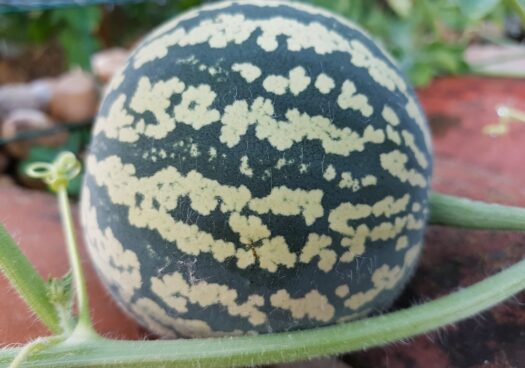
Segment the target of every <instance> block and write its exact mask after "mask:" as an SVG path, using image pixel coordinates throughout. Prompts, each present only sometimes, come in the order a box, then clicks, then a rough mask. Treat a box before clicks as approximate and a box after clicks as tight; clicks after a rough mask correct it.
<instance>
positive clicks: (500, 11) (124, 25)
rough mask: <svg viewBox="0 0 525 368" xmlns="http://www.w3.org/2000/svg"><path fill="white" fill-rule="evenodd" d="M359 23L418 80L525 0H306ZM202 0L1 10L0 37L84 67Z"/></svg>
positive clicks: (453, 66)
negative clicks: (58, 51)
mask: <svg viewBox="0 0 525 368" xmlns="http://www.w3.org/2000/svg"><path fill="white" fill-rule="evenodd" d="M303 1H304V2H309V3H313V4H316V5H319V6H322V7H325V8H328V9H330V10H332V11H335V12H337V13H339V14H341V15H343V16H345V17H347V18H349V19H351V20H353V21H355V22H356V23H358V24H360V25H361V26H362V27H363V28H365V29H366V30H368V31H369V33H371V34H372V35H373V36H374V37H375V38H377V39H379V40H380V41H381V42H382V43H383V45H384V46H385V48H387V49H388V50H389V51H390V52H391V53H392V54H393V56H394V57H395V58H396V59H397V60H398V61H399V64H400V66H401V68H402V69H403V70H405V71H406V72H407V73H408V75H409V76H410V78H411V79H412V81H413V82H414V83H415V84H416V85H422V84H426V83H428V82H429V81H430V80H431V79H432V78H433V77H435V76H436V75H439V74H451V73H462V72H466V71H467V70H468V67H467V65H466V63H465V62H464V59H463V52H464V50H465V47H466V46H467V45H468V43H469V42H470V41H471V39H472V37H475V36H476V33H475V32H473V30H475V29H476V27H479V25H480V24H482V23H483V22H486V21H490V22H491V23H492V24H495V25H497V26H500V27H503V22H504V19H505V16H506V14H508V13H510V12H511V11H513V12H517V13H520V12H521V13H522V16H523V6H525V0H374V1H368V0H303ZM203 2H205V0H153V1H144V2H139V3H133V4H126V5H112V6H88V7H77V8H62V9H55V10H42V11H33V12H29V13H12V14H0V39H8V40H10V41H11V42H19V43H42V42H47V41H49V40H56V41H57V42H58V43H59V44H60V45H61V46H62V47H63V49H64V52H65V55H66V57H67V60H68V61H69V65H80V66H82V67H84V68H87V67H88V65H89V55H90V54H91V53H92V52H94V51H95V50H97V49H98V48H100V47H108V46H113V45H122V44H124V45H130V44H132V43H133V41H135V40H137V39H138V38H139V37H140V36H141V35H143V34H144V33H146V32H147V31H148V30H150V29H152V28H154V27H155V26H156V25H158V24H160V23H162V22H163V21H165V20H166V19H168V18H170V17H173V16H174V15H176V14H178V13H180V12H181V11H184V10H186V9H188V8H191V7H194V6H197V5H200V4H201V3H203Z"/></svg>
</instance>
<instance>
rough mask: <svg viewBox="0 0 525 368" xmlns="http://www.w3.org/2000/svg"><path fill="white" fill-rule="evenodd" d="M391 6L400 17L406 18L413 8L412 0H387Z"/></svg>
mask: <svg viewBox="0 0 525 368" xmlns="http://www.w3.org/2000/svg"><path fill="white" fill-rule="evenodd" d="M387 2H388V5H389V6H390V8H391V9H392V10H393V11H394V12H395V13H396V14H397V15H399V16H400V17H402V18H406V17H408V16H409V15H410V12H411V10H412V0H387Z"/></svg>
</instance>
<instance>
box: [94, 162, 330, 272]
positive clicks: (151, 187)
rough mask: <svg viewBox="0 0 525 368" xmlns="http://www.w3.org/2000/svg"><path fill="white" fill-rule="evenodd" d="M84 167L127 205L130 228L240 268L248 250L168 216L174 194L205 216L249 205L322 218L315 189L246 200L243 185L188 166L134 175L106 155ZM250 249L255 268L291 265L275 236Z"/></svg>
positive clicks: (288, 254) (292, 261) (274, 192)
mask: <svg viewBox="0 0 525 368" xmlns="http://www.w3.org/2000/svg"><path fill="white" fill-rule="evenodd" d="M87 171H88V173H89V174H90V175H92V176H93V178H94V179H95V181H96V183H97V185H98V186H102V187H106V188H107V191H108V195H109V197H110V199H111V201H112V203H114V204H119V205H125V206H127V207H128V220H129V222H130V224H131V225H132V226H135V227H138V228H149V229H151V230H155V231H157V232H158V233H159V235H161V236H162V237H163V238H164V239H165V240H167V241H170V242H172V243H173V244H174V245H176V246H177V248H178V249H179V250H181V251H182V252H184V253H186V254H192V255H198V254H200V253H201V252H209V253H211V254H212V255H213V257H214V258H215V259H217V260H218V261H221V262H222V261H224V260H225V259H226V258H228V257H232V256H237V257H238V265H239V267H241V268H245V267H247V266H248V265H251V264H253V263H254V262H255V259H254V258H253V257H251V256H249V255H248V254H247V253H246V252H247V251H248V250H246V249H245V250H236V249H235V245H234V244H233V243H231V242H227V241H223V240H220V239H215V238H213V236H212V234H209V233H207V232H204V231H201V230H200V229H199V227H198V226H197V225H195V224H193V225H189V224H186V223H185V222H184V221H177V220H175V219H173V217H172V216H171V215H170V211H172V210H174V209H176V208H177V206H178V201H179V198H180V197H182V196H188V197H189V198H190V201H191V207H192V209H194V210H195V211H197V212H198V213H199V214H202V215H209V214H210V213H211V212H212V211H213V210H215V209H217V208H218V209H219V210H220V211H221V212H223V213H232V216H239V215H238V213H239V212H241V211H242V210H243V209H244V208H250V209H251V210H252V211H255V212H257V213H260V214H265V213H268V212H272V213H274V214H278V215H285V216H289V215H302V216H303V217H304V220H305V223H306V224H308V225H311V224H313V222H314V221H315V220H316V219H317V218H320V217H322V216H323V207H322V205H321V200H322V196H323V194H322V191H320V190H312V191H305V190H301V189H295V190H294V189H289V188H287V187H285V186H281V187H276V188H273V189H272V191H271V193H270V194H269V195H268V196H266V197H262V198H252V196H251V193H250V191H249V190H248V189H247V188H246V187H245V186H242V185H241V186H240V187H239V188H236V187H232V186H227V185H221V184H220V183H218V182H216V181H214V180H210V179H207V178H205V177H203V176H202V175H201V174H200V173H198V172H196V171H193V170H192V171H190V172H189V173H188V174H187V175H186V176H183V175H181V174H180V173H179V172H178V171H177V170H176V169H175V168H174V167H173V166H170V167H167V168H165V169H162V170H160V171H158V172H156V173H155V174H154V175H152V176H151V177H145V178H139V177H136V176H135V167H134V166H133V165H132V164H123V163H122V162H121V160H120V158H118V157H116V156H110V157H108V158H106V159H104V160H103V161H100V162H97V161H96V159H95V158H94V157H93V156H89V157H88V159H87ZM137 194H140V195H141V197H142V199H141V202H140V204H137V203H135V201H136V200H135V198H136V195H137ZM154 203H156V204H157V206H155V205H154ZM235 214H236V215H235ZM242 219H243V218H241V217H234V219H233V224H235V225H234V226H237V227H236V228H235V230H236V232H238V233H239V234H240V232H241V231H247V230H245V228H244V227H243V226H241V224H240V221H242ZM247 219H248V220H247V221H248V222H251V224H256V223H257V224H259V223H258V221H257V220H256V217H255V216H250V217H248V218H247ZM244 225H246V224H244ZM259 225H260V227H259V230H260V229H263V226H266V225H264V224H263V223H262V221H261V222H260V224H259ZM241 228H242V229H243V230H241ZM261 231H262V230H261ZM245 234H246V233H243V234H241V235H243V240H248V239H250V237H252V240H254V241H255V239H254V238H253V234H252V235H249V236H248V235H246V236H244V235H245ZM264 234H267V233H266V232H264ZM257 240H259V239H257ZM256 251H257V253H258V256H259V266H260V267H261V268H264V269H267V270H268V271H270V272H275V271H276V269H277V266H279V265H283V266H286V267H288V268H292V267H294V265H295V262H296V258H297V257H296V255H295V254H293V253H291V252H290V251H289V248H288V245H287V244H286V241H285V240H284V238H283V237H280V236H277V237H275V238H271V239H270V238H268V239H264V240H263V241H262V243H261V244H260V245H257V249H256Z"/></svg>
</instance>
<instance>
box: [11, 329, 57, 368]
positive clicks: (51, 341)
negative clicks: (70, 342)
mask: <svg viewBox="0 0 525 368" xmlns="http://www.w3.org/2000/svg"><path fill="white" fill-rule="evenodd" d="M65 339H66V337H65V336H63V335H58V336H46V337H39V338H38V339H36V340H34V341H31V342H30V343H29V344H27V345H25V346H24V347H23V348H21V349H20V351H19V352H18V354H17V356H16V357H15V359H13V361H12V362H11V364H10V365H9V368H19V367H21V366H22V364H23V363H24V362H25V361H26V360H27V358H28V357H29V356H31V355H32V354H35V353H37V352H39V351H41V350H43V349H45V348H47V347H50V346H53V345H56V344H59V343H61V342H62V341H64V340H65Z"/></svg>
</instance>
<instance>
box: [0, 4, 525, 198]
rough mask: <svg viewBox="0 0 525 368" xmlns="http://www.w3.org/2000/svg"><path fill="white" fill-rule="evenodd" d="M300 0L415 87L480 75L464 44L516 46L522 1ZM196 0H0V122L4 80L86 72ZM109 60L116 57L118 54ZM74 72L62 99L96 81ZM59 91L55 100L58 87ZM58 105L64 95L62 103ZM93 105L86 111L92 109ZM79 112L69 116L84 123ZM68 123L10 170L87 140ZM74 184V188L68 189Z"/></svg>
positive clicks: (524, 18)
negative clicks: (378, 47) (364, 41)
mask: <svg viewBox="0 0 525 368" xmlns="http://www.w3.org/2000/svg"><path fill="white" fill-rule="evenodd" d="M303 1H304V2H308V3H312V4H315V5H318V6H322V7H325V8H327V9H329V10H332V11H334V12H336V13H339V14H341V15H343V16H344V17H346V18H348V19H351V20H353V21H354V22H356V23H358V24H360V25H361V26H362V27H363V28H365V29H366V30H368V32H369V33H370V34H372V35H373V36H374V37H375V38H376V39H378V40H379V41H380V42H381V43H382V44H383V45H384V46H385V48H386V49H388V50H389V51H390V52H391V53H392V55H393V56H394V57H395V58H396V59H397V60H398V63H399V65H400V67H401V68H402V69H403V70H404V71H405V72H406V73H407V75H408V76H409V78H410V79H411V80H412V82H413V83H414V84H415V85H416V86H423V85H426V84H428V83H429V82H430V81H431V80H432V79H433V78H435V77H436V76H439V75H443V74H463V73H487V69H484V67H485V65H482V67H480V66H479V65H474V64H472V63H469V62H468V61H467V60H468V58H466V57H465V55H466V52H465V51H466V50H467V48H469V47H471V46H472V45H480V44H485V45H487V44H490V45H498V46H502V45H504V46H509V45H510V46H511V47H514V46H516V45H520V43H523V41H524V24H525V10H524V8H525V0H440V1H437V0H417V1H416V0H375V1H368V0H303ZM204 2H213V1H210V0H150V1H140V0H131V1H130V0H113V1H109V0H76V1H74V3H75V4H77V5H78V4H79V3H83V4H84V5H83V6H69V7H67V6H58V5H64V4H65V3H72V1H67V0H48V1H42V0H33V1H26V0H24V1H22V0H3V1H2V0H0V120H1V119H2V118H4V119H5V116H4V117H2V116H1V115H2V111H1V110H2V101H1V98H2V91H1V89H2V88H3V87H2V84H4V85H5V84H6V83H28V82H30V81H34V80H35V79H39V78H49V77H57V76H60V75H62V74H64V73H66V72H67V71H68V70H71V69H74V68H82V69H83V70H85V71H89V70H90V69H91V68H93V60H94V59H93V55H96V53H97V52H99V51H100V50H107V49H113V48H115V47H121V48H123V49H121V50H123V51H122V52H123V53H124V56H125V55H126V53H127V51H126V50H127V49H129V48H131V47H132V46H133V45H134V44H136V43H137V42H138V41H139V40H140V38H141V37H142V36H143V35H145V34H146V33H147V32H148V31H149V30H151V29H153V28H154V27H156V26H157V25H159V24H160V23H162V22H163V21H165V20H167V19H169V18H171V17H173V16H174V15H176V14H178V13H180V12H182V11H184V10H186V9H188V8H191V7H194V6H197V5H200V4H202V3H204ZM108 3H109V4H108ZM1 4H3V5H1ZM523 50H524V48H519V50H518V52H517V53H513V54H512V55H510V56H509V57H510V58H513V57H523V56H524V54H525V52H524V51H523ZM113 58H114V56H113ZM109 59H111V58H109ZM117 59H118V60H119V61H120V60H122V58H121V57H120V59H119V58H117ZM111 60H115V59H111ZM500 60H501V58H498V59H497V60H496V61H497V62H499V61H500ZM110 62H112V61H110ZM115 63H117V62H115ZM491 73H492V74H494V72H491ZM92 74H94V75H95V76H97V77H98V78H99V82H103V83H105V82H107V79H105V80H101V78H100V76H99V75H97V72H96V71H95V70H94V71H93V73H92ZM523 75H525V69H523V72H522V76H523ZM109 77H110V75H109ZM75 78H77V79H78V78H80V80H81V82H82V83H83V85H85V86H86V91H68V87H67V85H69V86H74V85H76V84H77V83H76V82H71V81H69V80H68V81H69V82H67V83H66V82H64V83H62V85H64V84H65V85H66V88H65V89H66V91H65V92H64V93H65V95H66V97H67V94H68V93H73V94H74V93H78V95H79V96H80V97H79V98H84V97H82V96H84V95H82V93H85V94H89V93H91V92H89V91H88V90H89V88H92V85H94V84H95V83H91V82H89V81H88V82H86V81H85V79H86V77H85V76H84V77H82V76H78V75H76V76H75ZM102 79H104V78H102ZM53 83H54V82H53ZM82 83H80V85H82ZM59 84H60V83H59ZM4 95H7V96H8V97H9V96H11V95H12V94H11V93H10V92H5V93H4ZM21 95H22V96H24V93H21ZM60 98H61V99H62V100H61V101H63V98H64V94H62V95H60ZM50 99H51V100H52V99H53V98H52V97H50ZM75 104H76V103H70V105H75ZM50 105H51V108H50V109H49V110H50V117H51V119H52V120H54V121H64V120H65V121H69V120H70V119H68V116H69V115H68V114H57V113H56V111H54V110H57V109H53V103H52V101H51V103H50ZM61 105H62V106H63V105H67V103H65V102H61ZM59 107H60V106H59ZM46 109H47V107H46V108H44V109H42V110H46ZM58 110H60V108H58ZM88 110H89V109H88ZM91 111H92V113H91V118H92V116H93V115H94V113H95V112H96V108H95V109H93V108H92V109H91ZM59 112H60V111H59ZM84 115H85V114H84ZM88 115H89V114H88ZM86 117H87V116H83V117H82V119H77V120H83V121H85V120H86V119H85V118H86ZM19 120H20V119H19ZM31 124H33V123H31ZM31 124H29V125H31ZM53 124H54V123H53ZM53 124H51V125H53ZM26 125H27V122H26ZM88 125H89V124H88ZM1 126H2V123H1V121H0V127H1ZM5 126H6V124H4V127H5ZM35 126H36V125H35ZM65 126H66V130H71V129H69V127H70V126H73V125H67V124H66V125H65ZM31 129H33V128H31ZM4 130H5V129H4ZM15 130H16V129H15ZM22 130H27V129H22ZM74 130H75V131H70V133H69V135H70V136H69V138H68V139H67V140H63V141H62V142H61V144H56V145H55V147H46V148H45V149H41V148H37V147H30V148H29V151H28V152H25V153H24V154H23V155H21V156H22V157H15V160H11V161H10V162H11V163H10V164H9V165H8V166H9V168H10V170H11V171H13V172H18V173H20V172H22V171H23V170H22V169H23V167H25V166H26V165H27V164H28V163H29V162H32V161H33V160H37V161H42V160H52V159H53V158H54V157H55V156H56V154H57V153H58V152H60V151H61V150H62V149H63V148H64V145H69V146H68V149H69V150H71V145H72V143H71V142H73V146H74V147H76V150H75V152H77V153H81V152H82V151H83V149H84V147H85V143H87V141H88V138H86V137H89V126H86V127H84V128H82V126H80V127H79V126H78V125H76V126H74ZM0 132H1V129H0ZM12 138H13V137H6V134H3V135H0V166H2V165H1V161H2V155H3V156H6V155H5V154H3V153H2V146H6V145H7V142H8V141H9V140H12ZM8 151H9V150H8ZM3 160H4V161H6V159H5V158H4V159H3ZM4 166H6V165H5V164H4ZM4 170H5V169H4ZM1 172H2V168H1V167H0V173H1ZM22 181H23V180H22ZM75 190H76V189H75V188H73V189H72V193H75Z"/></svg>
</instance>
